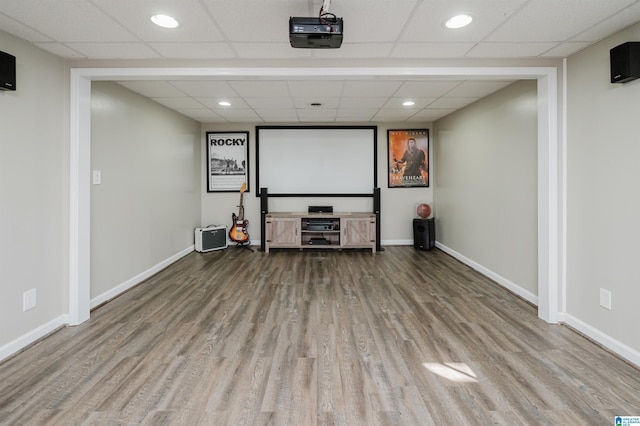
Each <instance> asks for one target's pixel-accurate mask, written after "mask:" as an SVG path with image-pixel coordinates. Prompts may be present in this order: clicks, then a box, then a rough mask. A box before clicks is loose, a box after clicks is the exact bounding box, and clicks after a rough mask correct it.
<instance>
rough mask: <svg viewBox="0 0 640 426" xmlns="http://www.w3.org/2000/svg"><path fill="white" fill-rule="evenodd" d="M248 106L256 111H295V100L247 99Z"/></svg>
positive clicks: (280, 98) (277, 98) (285, 98)
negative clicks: (269, 109)
mask: <svg viewBox="0 0 640 426" xmlns="http://www.w3.org/2000/svg"><path fill="white" fill-rule="evenodd" d="M245 100H246V101H247V104H248V105H249V106H250V107H251V108H255V109H268V108H276V109H294V104H293V100H292V99H291V98H290V97H284V96H278V97H276V96H272V97H268V98H245Z"/></svg>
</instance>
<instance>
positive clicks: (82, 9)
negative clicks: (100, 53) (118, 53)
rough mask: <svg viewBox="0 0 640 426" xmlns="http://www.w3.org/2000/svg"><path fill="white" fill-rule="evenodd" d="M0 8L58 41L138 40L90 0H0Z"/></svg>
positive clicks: (8, 14)
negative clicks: (0, 1)
mask: <svg viewBox="0 0 640 426" xmlns="http://www.w3.org/2000/svg"><path fill="white" fill-rule="evenodd" d="M0 11H1V12H2V13H5V14H6V15H7V16H10V17H11V18H13V19H15V20H17V21H19V22H21V23H23V24H24V25H26V26H28V27H30V28H37V29H38V32H40V33H42V34H44V35H45V36H47V37H49V38H52V39H54V40H57V41H61V42H68V41H77V42H80V41H84V42H119V41H137V39H136V38H135V37H134V36H133V34H131V33H130V32H129V31H127V30H126V29H125V28H124V27H123V26H122V25H120V24H119V23H118V22H116V21H115V20H113V19H112V18H110V17H109V16H108V15H107V14H105V13H104V12H102V11H101V10H100V9H99V8H97V7H96V6H95V5H94V4H93V3H91V2H89V1H78V0H56V1H42V0H2V3H1V6H0Z"/></svg>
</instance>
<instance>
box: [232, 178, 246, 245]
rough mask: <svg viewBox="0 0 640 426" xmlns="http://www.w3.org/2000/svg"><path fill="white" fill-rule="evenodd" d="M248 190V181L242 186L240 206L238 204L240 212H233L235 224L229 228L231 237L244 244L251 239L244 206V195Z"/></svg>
mask: <svg viewBox="0 0 640 426" xmlns="http://www.w3.org/2000/svg"><path fill="white" fill-rule="evenodd" d="M246 190H247V183H246V182H244V183H243V184H242V187H240V206H238V214H237V215H236V214H235V213H231V219H232V221H233V226H232V227H231V230H229V238H230V239H231V241H234V242H236V243H238V244H244V243H246V242H248V241H249V234H248V233H247V225H248V224H249V221H248V220H245V219H244V207H243V206H242V196H243V195H244V191H246Z"/></svg>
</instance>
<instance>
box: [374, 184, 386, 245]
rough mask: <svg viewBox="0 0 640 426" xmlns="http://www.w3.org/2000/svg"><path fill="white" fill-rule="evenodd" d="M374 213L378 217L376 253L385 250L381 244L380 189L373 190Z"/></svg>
mask: <svg viewBox="0 0 640 426" xmlns="http://www.w3.org/2000/svg"><path fill="white" fill-rule="evenodd" d="M373 213H374V214H375V215H376V251H382V250H384V249H383V248H382V245H381V244H380V225H381V224H380V188H373Z"/></svg>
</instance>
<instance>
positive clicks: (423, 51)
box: [390, 42, 475, 59]
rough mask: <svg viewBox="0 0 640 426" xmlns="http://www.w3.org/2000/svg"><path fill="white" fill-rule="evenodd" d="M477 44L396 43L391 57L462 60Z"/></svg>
mask: <svg viewBox="0 0 640 426" xmlns="http://www.w3.org/2000/svg"><path fill="white" fill-rule="evenodd" d="M473 46H475V43H423V42H402V43H396V45H395V46H394V47H393V50H392V51H391V54H390V56H391V57H393V58H423V59H429V58H431V59H438V58H460V57H464V56H465V54H466V53H467V52H468V51H469V50H470V49H471V48H472V47H473Z"/></svg>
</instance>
